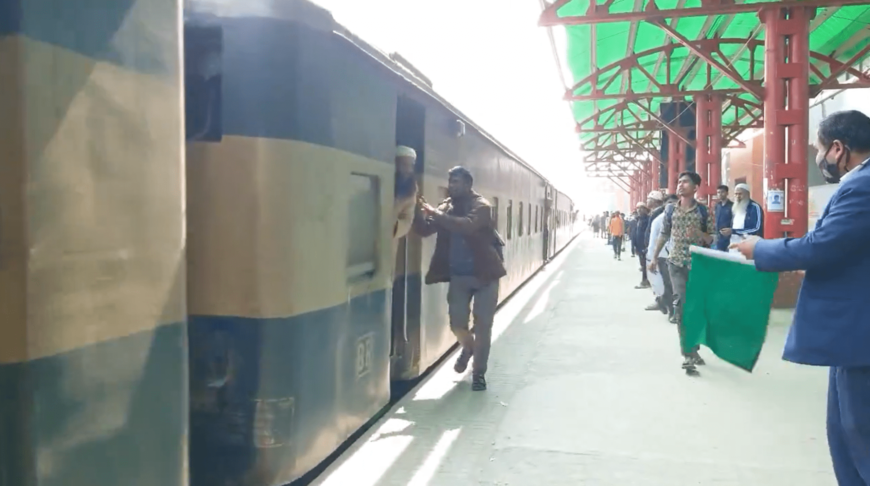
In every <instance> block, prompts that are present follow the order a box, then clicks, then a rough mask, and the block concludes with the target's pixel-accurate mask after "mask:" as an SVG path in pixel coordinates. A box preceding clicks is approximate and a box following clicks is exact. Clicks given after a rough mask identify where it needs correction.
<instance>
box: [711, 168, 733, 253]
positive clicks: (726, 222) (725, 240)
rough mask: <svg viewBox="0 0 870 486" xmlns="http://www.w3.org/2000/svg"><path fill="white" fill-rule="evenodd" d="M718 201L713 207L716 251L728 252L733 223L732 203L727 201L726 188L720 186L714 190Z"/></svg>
mask: <svg viewBox="0 0 870 486" xmlns="http://www.w3.org/2000/svg"><path fill="white" fill-rule="evenodd" d="M716 195H717V196H718V199H719V201H717V202H716V206H714V208H715V209H714V211H715V213H716V214H715V216H716V249H717V250H719V251H728V246H729V245H730V244H731V224H732V223H733V221H734V216H733V213H732V210H733V207H734V203H733V202H731V200H730V199H728V186H726V185H724V184H723V185H721V186H719V187H718V188H717V189H716Z"/></svg>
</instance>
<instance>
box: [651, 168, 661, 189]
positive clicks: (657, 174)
mask: <svg viewBox="0 0 870 486" xmlns="http://www.w3.org/2000/svg"><path fill="white" fill-rule="evenodd" d="M650 166H651V167H650V174H651V175H652V185H651V187H650V191H653V190H658V189H660V188H661V187H662V183H661V169H662V166H661V164H660V163H659V161H658V160H653V161H651V162H650Z"/></svg>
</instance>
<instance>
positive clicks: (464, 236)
mask: <svg viewBox="0 0 870 486" xmlns="http://www.w3.org/2000/svg"><path fill="white" fill-rule="evenodd" d="M448 176H449V178H448V182H447V193H448V195H449V196H450V197H448V198H447V199H445V200H444V201H443V202H442V203H441V204H439V205H438V207H437V208H434V207H432V206H430V205H429V204H426V203H425V202H423V203H421V204H420V207H421V209H422V211H421V212H419V213H418V214H417V216H416V217H415V219H414V229H415V231H416V232H417V233H419V234H420V236H424V237H426V236H429V235H431V234H433V233H438V236H437V237H436V240H435V253H434V254H433V255H432V261H431V262H430V264H429V272H428V273H427V274H426V284H427V285H428V284H434V283H439V282H449V287H448V290H447V307H448V314H449V315H450V329H451V330H452V331H453V334H455V335H456V339H457V340H458V341H459V343H460V344H461V345H462V351H461V352H460V353H459V359H457V360H456V364H455V366H454V367H453V369H454V370H455V371H456V372H457V373H462V372H464V371H465V369H466V368H467V367H468V361H469V359H471V357H472V356H474V363H473V365H472V384H471V389H472V390H475V391H482V390H486V379H485V377H484V376H485V374H486V365H487V361H488V360H489V348H490V345H491V343H492V322H493V319H494V317H495V308H496V305H497V304H498V280H499V279H500V278H501V277H504V276H505V275H507V271H506V270H505V267H504V259H503V257H502V247H503V246H504V242H503V241H501V237H500V236H499V235H498V232H497V231H496V228H495V223H494V220H493V218H492V205H491V204H490V203H489V201H487V200H486V199H484V198H483V196H481V195H480V194H477V193H476V192H474V191H473V190H472V185H473V183H474V178H473V177H472V175H471V172H469V171H468V169H466V168H464V167H454V168H452V169H450V171H449V172H448ZM472 300H473V301H474V310H473V314H474V331H473V332H472V331H469V329H468V320H469V314H471V313H472V308H471V306H472Z"/></svg>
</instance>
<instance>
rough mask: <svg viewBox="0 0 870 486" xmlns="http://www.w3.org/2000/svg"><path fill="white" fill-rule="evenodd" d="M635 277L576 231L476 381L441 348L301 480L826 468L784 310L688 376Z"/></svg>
mask: <svg viewBox="0 0 870 486" xmlns="http://www.w3.org/2000/svg"><path fill="white" fill-rule="evenodd" d="M636 278H637V262H636V260H634V259H630V258H627V259H625V260H623V261H615V260H613V259H612V258H610V251H609V247H607V246H605V245H604V244H603V241H602V240H600V239H593V238H592V237H591V236H590V235H589V234H588V233H584V234H581V236H580V237H578V238H577V239H576V240H575V241H574V242H573V243H572V244H571V245H569V247H568V248H566V249H565V251H564V252H562V253H561V254H560V255H559V256H557V257H556V258H555V259H554V260H553V261H552V262H551V263H550V264H549V265H547V266H546V267H545V268H544V270H543V271H542V272H540V273H539V274H538V275H537V276H536V277H535V278H534V279H532V280H531V281H530V282H529V283H528V284H527V285H526V286H525V287H523V288H522V289H521V290H520V291H519V292H518V293H517V294H516V295H515V296H514V297H513V298H512V299H511V300H510V301H509V302H507V303H506V304H505V305H504V306H503V307H502V309H501V310H500V311H499V313H498V314H497V316H496V321H495V330H494V332H493V349H492V354H491V356H490V362H489V373H488V374H487V378H488V382H489V390H488V391H486V392H482V393H478V392H473V391H472V390H471V383H470V376H468V374H465V375H458V374H456V373H454V371H453V359H455V356H454V357H451V359H448V360H446V361H445V362H444V363H443V364H441V365H440V367H439V368H438V369H436V370H434V372H433V373H432V374H431V375H430V376H429V377H428V378H427V379H426V380H425V381H423V382H422V383H421V384H420V385H419V386H418V387H417V388H416V389H414V390H412V391H411V392H410V393H408V394H407V395H406V396H405V397H404V398H403V399H402V400H401V401H399V402H398V403H397V404H396V405H395V406H394V407H393V408H392V409H391V410H390V411H389V412H388V413H387V414H386V415H385V416H384V418H383V419H381V421H380V422H378V423H377V424H375V425H374V426H373V427H371V429H370V430H369V432H367V433H366V435H364V436H363V437H362V438H361V439H360V440H359V441H357V442H356V443H355V444H354V445H353V446H352V447H351V448H349V449H348V450H347V451H346V452H345V453H344V454H343V455H342V456H340V457H339V458H338V459H337V460H336V461H335V462H334V463H333V464H332V465H331V466H330V467H329V468H328V469H327V470H326V471H325V472H324V473H323V474H322V475H321V476H320V477H319V478H317V479H316V480H315V481H314V482H313V484H316V485H318V486H344V485H354V486H388V485H402V486H405V485H411V486H442V485H445V486H446V485H450V486H453V485H491V486H495V485H521V486H524V485H530V486H534V485H580V484H588V485H614V484H620V485H632V486H652V485H657V486H658V485H669V486H672V485H688V484H739V485H747V486H748V485H765V486H778V485H783V486H786V485H787V486H826V485H834V484H836V481H835V479H834V476H833V473H832V472H831V467H830V461H831V460H830V456H829V454H828V450H827V445H826V440H825V423H824V419H823V418H822V417H824V409H825V396H826V395H825V390H826V387H827V385H826V374H827V369H822V368H818V369H816V368H811V367H800V366H797V365H792V364H789V363H786V362H784V361H782V360H781V359H780V354H781V350H782V345H783V342H784V340H785V333H786V330H787V328H788V324H789V322H790V311H774V314H773V316H772V319H771V325H770V329H769V335H768V340H767V344H766V345H765V348H764V351H763V353H762V356H761V358H760V360H759V363H758V366H757V368H756V370H755V372H754V373H752V374H748V373H745V372H743V371H741V370H739V369H737V368H735V367H733V366H730V365H728V364H726V363H724V362H721V361H719V360H718V359H717V358H715V357H714V356H712V354H711V353H707V354H706V355H705V357H707V356H709V358H707V363H708V364H707V366H706V367H705V373H704V376H703V379H691V378H688V377H686V375H685V374H684V373H683V372H682V371H681V369H680V366H679V365H680V363H681V359H682V358H681V356H680V353H679V350H678V337H677V331H676V329H675V327H674V325H673V324H669V323H668V321H667V318H666V317H665V316H663V315H661V314H659V313H657V312H649V311H644V307H645V306H646V305H648V304H649V303H650V301H651V300H652V296H651V294H650V292H649V291H648V290H635V289H634V285H635V284H636V281H635V280H636Z"/></svg>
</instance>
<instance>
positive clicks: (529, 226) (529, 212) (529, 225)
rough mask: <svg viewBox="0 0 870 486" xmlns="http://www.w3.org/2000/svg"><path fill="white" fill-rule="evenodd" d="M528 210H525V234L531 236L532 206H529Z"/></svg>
mask: <svg viewBox="0 0 870 486" xmlns="http://www.w3.org/2000/svg"><path fill="white" fill-rule="evenodd" d="M528 206H529V209H528V210H527V213H528V219H527V220H526V233H527V234H532V205H531V204H529V205H528Z"/></svg>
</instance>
